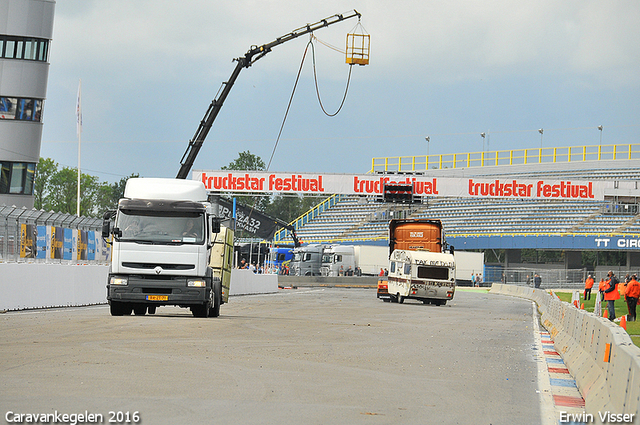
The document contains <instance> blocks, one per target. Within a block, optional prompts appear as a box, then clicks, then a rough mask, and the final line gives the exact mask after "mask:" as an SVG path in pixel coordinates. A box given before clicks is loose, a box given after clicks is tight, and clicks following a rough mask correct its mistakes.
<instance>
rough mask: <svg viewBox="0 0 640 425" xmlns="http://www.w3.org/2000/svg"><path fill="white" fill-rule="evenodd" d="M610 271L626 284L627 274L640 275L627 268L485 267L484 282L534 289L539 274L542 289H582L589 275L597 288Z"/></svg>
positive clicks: (638, 271)
mask: <svg viewBox="0 0 640 425" xmlns="http://www.w3.org/2000/svg"><path fill="white" fill-rule="evenodd" d="M609 270H611V271H613V272H614V273H615V275H616V276H617V277H618V279H619V280H620V281H621V282H624V278H625V276H626V275H627V274H629V275H633V274H637V275H640V269H639V270H627V269H626V268H620V267H612V268H610V269H607V268H606V267H602V268H600V267H599V268H598V270H596V271H587V270H586V269H543V268H541V267H535V266H534V267H531V268H507V269H503V268H502V267H499V266H498V267H496V266H485V278H484V282H485V283H487V284H490V283H492V282H495V283H506V284H511V285H521V286H530V287H533V286H534V281H533V279H534V276H535V275H536V273H537V274H538V275H539V276H540V278H541V279H542V282H541V287H542V288H545V289H549V288H565V289H581V288H584V282H585V280H587V276H588V275H591V277H593V280H594V281H595V287H597V286H598V282H600V279H604V280H607V274H608V272H609Z"/></svg>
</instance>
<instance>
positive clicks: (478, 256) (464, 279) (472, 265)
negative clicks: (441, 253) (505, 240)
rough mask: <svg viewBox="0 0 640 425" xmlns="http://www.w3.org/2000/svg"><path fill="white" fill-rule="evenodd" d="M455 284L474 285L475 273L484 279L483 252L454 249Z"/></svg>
mask: <svg viewBox="0 0 640 425" xmlns="http://www.w3.org/2000/svg"><path fill="white" fill-rule="evenodd" d="M453 256H454V257H455V259H456V285H457V286H474V281H475V277H476V275H478V276H480V278H481V279H484V276H485V274H484V252H470V251H455V252H454V254H453Z"/></svg>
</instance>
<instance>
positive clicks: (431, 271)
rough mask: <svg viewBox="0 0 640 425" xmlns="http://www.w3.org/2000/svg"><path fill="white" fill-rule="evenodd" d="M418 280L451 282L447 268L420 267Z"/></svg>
mask: <svg viewBox="0 0 640 425" xmlns="http://www.w3.org/2000/svg"><path fill="white" fill-rule="evenodd" d="M418 278H420V279H437V280H449V269H448V268H446V267H427V266H418Z"/></svg>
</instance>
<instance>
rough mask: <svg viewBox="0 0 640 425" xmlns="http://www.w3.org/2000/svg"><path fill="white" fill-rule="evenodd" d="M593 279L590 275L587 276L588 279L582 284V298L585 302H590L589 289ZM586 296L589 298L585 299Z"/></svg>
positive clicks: (591, 286)
mask: <svg viewBox="0 0 640 425" xmlns="http://www.w3.org/2000/svg"><path fill="white" fill-rule="evenodd" d="M593 283H594V282H593V277H591V275H589V277H587V280H586V281H585V282H584V297H582V298H583V299H585V300H590V299H591V288H593ZM587 296H588V297H589V298H587Z"/></svg>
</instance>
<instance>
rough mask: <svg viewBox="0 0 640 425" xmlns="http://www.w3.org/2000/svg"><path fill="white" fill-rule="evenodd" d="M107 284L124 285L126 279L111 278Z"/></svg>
mask: <svg viewBox="0 0 640 425" xmlns="http://www.w3.org/2000/svg"><path fill="white" fill-rule="evenodd" d="M109 283H110V284H111V285H126V284H127V283H128V282H127V278H126V277H118V276H111V279H109Z"/></svg>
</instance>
